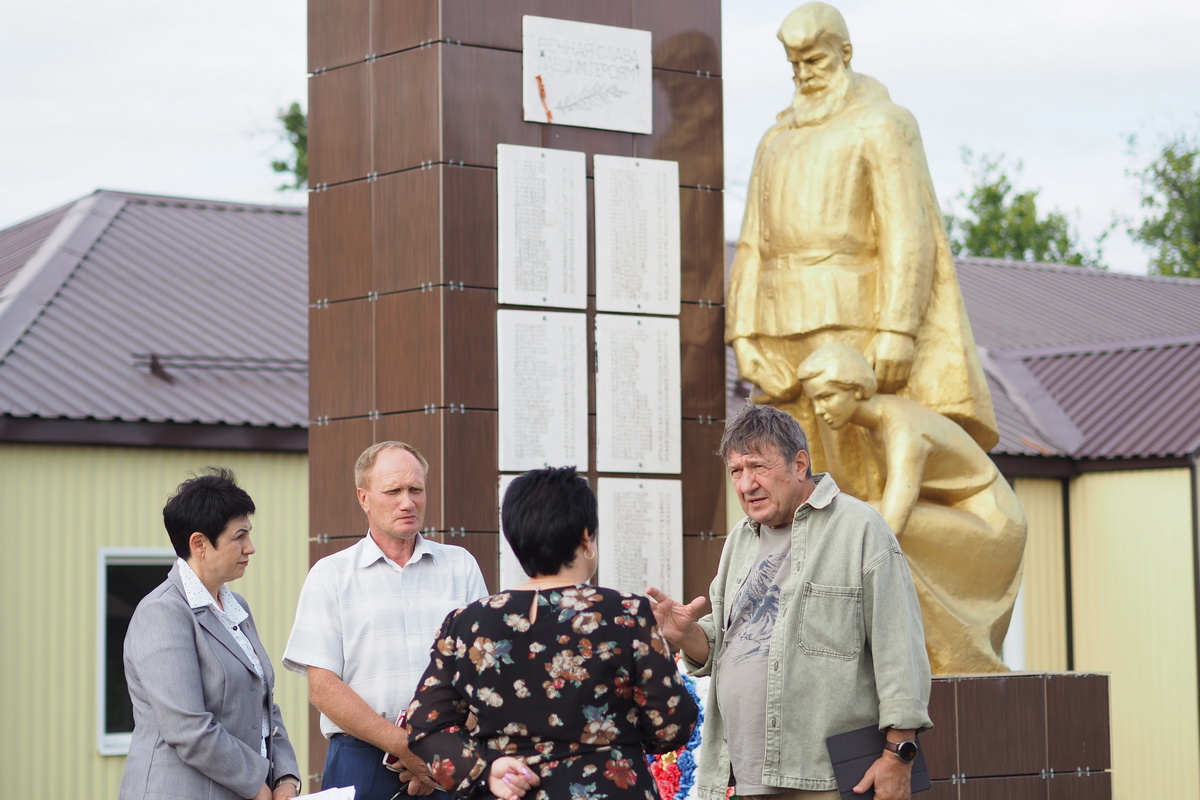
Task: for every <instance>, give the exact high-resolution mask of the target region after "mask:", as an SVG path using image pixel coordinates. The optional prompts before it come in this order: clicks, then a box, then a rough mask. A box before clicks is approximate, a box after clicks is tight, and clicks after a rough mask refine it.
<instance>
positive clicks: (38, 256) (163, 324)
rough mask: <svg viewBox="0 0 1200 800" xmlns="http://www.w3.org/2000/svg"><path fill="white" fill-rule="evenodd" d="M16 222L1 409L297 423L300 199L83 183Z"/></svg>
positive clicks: (0, 354)
mask: <svg viewBox="0 0 1200 800" xmlns="http://www.w3.org/2000/svg"><path fill="white" fill-rule="evenodd" d="M17 228H24V229H26V230H25V231H24V233H23V234H22V236H21V237H18V236H17V235H16V234H14V231H16V230H17ZM17 228H14V229H9V230H8V231H5V232H4V233H3V234H0V254H7V255H9V257H10V260H11V262H13V263H15V262H16V261H18V260H20V261H21V262H22V263H21V264H20V269H19V270H16V271H14V273H13V275H12V276H11V278H10V279H9V280H8V281H6V282H5V284H4V285H3V286H0V415H3V416H4V417H8V418H42V419H46V418H50V419H70V420H112V421H118V420H119V421H127V422H172V423H203V424H209V425H215V424H223V425H245V426H269V427H284V428H301V429H302V428H303V427H305V426H306V424H307V419H308V408H307V405H308V399H307V397H308V391H307V385H308V382H307V378H308V373H307V369H308V334H307V261H308V257H307V215H306V213H305V211H304V209H299V208H288V207H279V206H259V205H246V204H240V203H222V202H210V201H201V200H188V199H183V198H173V197H159V196H152V195H137V194H126V193H120V192H109V191H98V192H96V193H95V194H93V195H90V196H88V197H86V198H83V199H82V200H79V201H77V202H76V203H72V204H70V205H68V206H64V207H63V208H62V209H57V210H55V211H53V212H50V213H49V214H47V215H43V216H42V217H38V218H36V219H34V220H30V221H29V222H27V223H23V224H22V225H21V226H17ZM48 228H49V230H47V229H48ZM34 229H36V230H37V234H36V235H33V234H32V231H33V230H34ZM18 238H22V239H23V241H24V244H22V245H17V244H15V242H16V241H17V239H18ZM34 239H37V240H40V241H38V243H37V246H35V247H30V245H29V242H30V241H32V240H34Z"/></svg>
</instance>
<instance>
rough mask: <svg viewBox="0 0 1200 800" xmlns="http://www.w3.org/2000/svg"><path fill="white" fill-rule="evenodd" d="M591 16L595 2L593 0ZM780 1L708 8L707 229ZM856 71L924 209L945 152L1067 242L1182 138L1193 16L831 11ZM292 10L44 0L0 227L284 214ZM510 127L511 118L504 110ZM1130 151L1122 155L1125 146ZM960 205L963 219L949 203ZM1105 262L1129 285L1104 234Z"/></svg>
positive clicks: (753, 128)
mask: <svg viewBox="0 0 1200 800" xmlns="http://www.w3.org/2000/svg"><path fill="white" fill-rule="evenodd" d="M597 2H600V0H597ZM796 5H798V3H796V2H795V0H726V2H725V3H724V12H723V13H724V25H723V27H724V30H723V37H724V41H723V43H722V44H723V56H724V70H723V73H724V74H723V77H724V80H725V85H724V92H725V170H726V198H727V199H726V231H727V232H728V234H729V235H730V236H735V235H736V232H737V229H738V226H739V224H740V221H741V215H742V202H743V200H744V192H745V185H746V181H747V178H748V176H749V171H750V164H751V160H752V158H753V155H754V149H755V146H756V145H757V142H758V138H759V136H760V135H761V134H762V132H763V131H764V130H766V128H767V127H768V126H769V125H770V124H771V123H772V121H773V120H774V117H775V114H776V113H777V112H778V111H779V110H780V109H782V108H783V107H785V106H786V105H787V104H788V102H790V97H791V93H792V84H791V73H790V70H789V68H788V65H787V63H786V61H785V59H784V55H783V51H782V47H781V45H779V43H778V41H777V40H776V39H775V31H776V30H777V29H778V27H779V23H780V21H781V20H782V19H783V17H784V16H785V15H786V14H787V12H788V11H790V10H791V9H792V8H793V7H795V6H796ZM834 5H835V6H837V7H838V8H839V9H840V10H841V11H842V13H843V14H844V15H845V17H846V21H847V25H848V27H849V29H850V37H851V40H852V42H853V44H854V61H853V66H854V68H855V69H856V70H858V71H860V72H863V73H866V74H868V75H871V76H873V77H875V78H878V79H879V80H881V81H882V82H883V83H884V84H885V85H887V87H888V89H889V90H890V92H891V95H892V99H893V100H895V101H896V102H897V103H899V104H901V105H903V106H905V107H907V108H908V109H909V110H911V111H912V112H913V113H914V114H915V116H916V118H917V121H918V123H919V124H920V126H921V131H922V135H923V137H924V140H925V148H926V152H927V154H928V157H929V163H930V170H931V172H932V173H933V179H934V184H935V186H936V187H937V192H938V195H939V199H940V200H941V202H942V206H943V208H951V207H953V206H954V204H955V199H956V198H957V196H958V195H959V194H960V192H962V191H964V190H965V189H967V188H969V187H970V185H971V182H972V175H971V173H970V172H969V171H968V170H967V168H966V167H964V165H963V164H962V161H961V157H960V152H961V150H962V148H963V147H969V148H971V149H972V150H974V151H975V152H976V153H984V154H992V155H1000V154H1003V155H1005V156H1007V157H1008V158H1009V159H1010V161H1011V162H1012V163H1013V164H1015V162H1016V161H1018V160H1019V161H1021V162H1023V163H1024V172H1023V173H1022V175H1021V176H1020V177H1019V178H1018V179H1017V186H1018V188H1019V189H1027V188H1032V189H1041V195H1040V198H1039V202H1040V206H1041V208H1042V209H1043V210H1049V209H1051V208H1058V209H1059V210H1061V211H1063V212H1064V213H1066V214H1067V215H1068V217H1069V218H1070V219H1071V221H1072V223H1073V224H1075V225H1076V226H1077V228H1078V230H1079V231H1080V234H1081V240H1082V242H1083V243H1084V244H1085V245H1088V244H1090V243H1091V242H1092V240H1093V239H1094V238H1095V236H1096V235H1097V234H1098V233H1099V232H1100V231H1101V230H1103V229H1104V228H1105V226H1107V225H1108V224H1109V222H1110V221H1111V220H1112V219H1113V218H1114V217H1116V216H1121V217H1136V216H1137V215H1138V213H1139V210H1138V202H1137V198H1138V195H1137V184H1136V182H1135V181H1133V180H1131V179H1129V178H1128V177H1126V174H1125V172H1126V169H1128V168H1130V167H1135V166H1139V165H1140V163H1143V162H1144V161H1145V160H1146V156H1147V155H1148V154H1149V151H1150V146H1151V145H1153V144H1154V143H1155V142H1157V141H1158V140H1159V139H1160V138H1161V136H1163V135H1164V134H1166V133H1168V132H1170V131H1173V130H1180V129H1190V130H1193V131H1196V130H1200V89H1197V82H1198V80H1200V46H1197V42H1198V41H1200V2H1196V0H1146V2H1143V3H1137V4H1135V3H1134V2H1133V0H1108V2H1103V3H1101V2H1095V0H1089V1H1088V2H1083V0H1039V1H1038V2H1034V1H1033V0H956V1H954V2H951V0H909V2H903V3H901V2H896V0H843V2H840V3H834ZM305 8H306V3H304V2H301V0H252V2H233V0H206V2H203V3H201V2H197V1H196V0H171V1H170V2H167V3H163V2H161V0H156V1H155V2H151V1H150V0H108V2H104V3H95V2H83V1H82V0H55V2H46V3H24V4H19V5H16V6H13V7H12V8H10V9H8V10H7V12H6V14H5V18H4V24H3V25H2V26H0V227H7V226H8V225H10V224H12V223H14V222H18V221H20V220H22V219H26V218H28V217H31V216H34V215H35V214H38V213H40V212H42V211H45V210H47V209H50V208H53V207H55V206H57V205H61V204H62V203H65V202H68V201H71V200H74V199H76V198H78V197H81V196H83V195H86V194H89V193H90V192H92V191H93V190H95V189H97V188H106V189H122V190H128V191H136V192H148V193H156V194H168V195H179V196H185V197H200V198H210V199H218V200H238V201H246V202H262V203H284V204H303V203H304V197H303V195H301V194H297V193H294V192H293V193H287V194H280V193H278V192H276V191H275V187H276V186H277V185H278V184H279V183H280V182H281V177H280V176H278V175H276V174H275V173H273V172H271V170H270V167H269V162H270V161H271V159H272V158H273V157H278V156H280V155H284V154H286V149H285V148H283V147H281V145H280V143H279V134H278V130H279V128H278V123H277V122H276V121H275V118H274V115H275V112H276V111H277V110H278V109H279V108H281V107H283V106H286V105H287V104H288V103H290V102H291V101H292V100H302V101H303V100H304V99H305V98H306V87H305V72H304V70H305V46H306V34H305V24H306V20H305V14H306V11H305ZM517 113H519V110H517ZM1130 134H1136V135H1137V136H1139V138H1140V139H1141V141H1142V142H1143V144H1144V147H1143V149H1142V151H1143V155H1142V157H1141V160H1140V161H1138V160H1134V159H1131V157H1130V156H1129V154H1128V148H1127V145H1126V139H1127V138H1128V136H1129V135H1130ZM960 205H961V204H960ZM1105 258H1106V260H1107V261H1109V262H1110V264H1111V265H1112V266H1113V268H1115V269H1120V270H1123V271H1128V272H1144V270H1145V266H1144V265H1145V261H1146V252H1145V251H1144V250H1142V249H1141V248H1139V247H1137V246H1136V245H1134V244H1132V243H1131V242H1130V241H1129V240H1128V237H1126V236H1125V235H1124V233H1123V226H1122V230H1121V231H1118V232H1117V233H1115V234H1114V235H1113V236H1112V237H1110V240H1109V242H1108V243H1107V244H1106V247H1105Z"/></svg>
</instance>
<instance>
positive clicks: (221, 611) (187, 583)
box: [176, 558, 271, 758]
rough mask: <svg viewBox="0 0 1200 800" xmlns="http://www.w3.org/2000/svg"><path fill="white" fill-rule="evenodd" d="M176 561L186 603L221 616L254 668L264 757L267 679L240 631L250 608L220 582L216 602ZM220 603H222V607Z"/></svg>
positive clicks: (267, 728)
mask: <svg viewBox="0 0 1200 800" xmlns="http://www.w3.org/2000/svg"><path fill="white" fill-rule="evenodd" d="M176 561H177V563H178V564H179V578H180V580H181V581H183V592H184V594H185V595H186V596H187V601H188V605H189V606H190V607H192V608H210V609H212V612H213V613H214V614H216V615H217V619H219V620H221V624H223V625H224V626H225V627H226V628H227V629H228V630H229V632H230V633H231V634H232V635H233V639H234V641H236V642H237V643H238V647H240V648H242V651H243V652H244V653H245V654H246V657H247V658H249V659H250V663H251V664H253V665H254V671H255V672H257V673H258V681H259V683H260V684H262V690H263V698H264V702H263V707H262V757H263V758H266V757H267V737H268V736H269V735H270V731H271V719H270V717H269V716H267V705H266V702H265V698H266V696H267V679H266V678H265V677H264V676H263V667H262V662H261V661H259V660H258V653H255V652H254V645H252V644H251V643H250V640H249V639H248V638H246V634H245V633H244V632H243V631H242V623H243V622H245V621H246V619H247V618H248V617H249V616H250V612H248V611H247V610H246V609H244V608H242V604H241V603H239V602H238V601H237V598H236V597H234V596H233V592H231V591H229V587H228V586H226V585H225V584H223V583H222V584H221V588H220V590H219V591H218V592H217V596H218V597H219V598H220V599H221V603H220V605H218V604H217V602H216V601H215V600H213V596H212V595H211V594H209V593H208V589H206V588H205V586H204V582H203V581H201V580H200V576H198V575H197V574H196V573H195V572H194V571H193V570H192V568H191V566H190V565H189V564H188V563H187V562H186V561H184V560H183V559H182V558H179V559H176ZM221 606H224V608H222V607H221Z"/></svg>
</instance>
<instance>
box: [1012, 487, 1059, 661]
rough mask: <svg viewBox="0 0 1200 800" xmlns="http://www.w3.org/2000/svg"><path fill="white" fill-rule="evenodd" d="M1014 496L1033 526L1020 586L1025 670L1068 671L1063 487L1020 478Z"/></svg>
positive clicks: (1027, 539) (1026, 548)
mask: <svg viewBox="0 0 1200 800" xmlns="http://www.w3.org/2000/svg"><path fill="white" fill-rule="evenodd" d="M1013 491H1015V492H1016V494H1017V499H1018V500H1020V501H1021V508H1022V509H1024V511H1025V519H1026V520H1027V521H1028V523H1029V534H1028V537H1027V538H1026V540H1025V574H1024V577H1023V579H1022V582H1021V595H1022V609H1023V613H1024V629H1025V669H1027V670H1029V671H1030V672H1062V671H1064V670H1066V668H1067V610H1066V570H1065V555H1064V550H1063V502H1062V482H1061V481H1059V480H1050V479H1041V478H1018V479H1016V480H1014V481H1013Z"/></svg>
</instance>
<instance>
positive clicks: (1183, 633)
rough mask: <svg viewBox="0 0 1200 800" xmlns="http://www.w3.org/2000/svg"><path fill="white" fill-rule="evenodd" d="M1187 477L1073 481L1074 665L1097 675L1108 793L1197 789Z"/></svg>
mask: <svg viewBox="0 0 1200 800" xmlns="http://www.w3.org/2000/svg"><path fill="white" fill-rule="evenodd" d="M1190 481H1191V476H1190V474H1189V471H1188V470H1186V469H1164V470H1141V471H1137V472H1104V473H1091V474H1087V475H1084V476H1082V477H1079V478H1077V479H1075V480H1074V481H1073V482H1072V486H1071V493H1070V503H1071V576H1072V577H1071V579H1072V588H1073V592H1072V605H1073V607H1074V621H1075V624H1074V636H1075V669H1076V670H1078V671H1089V672H1107V673H1109V674H1110V675H1111V679H1110V684H1109V686H1110V689H1109V691H1110V703H1111V709H1112V752H1113V797H1114V798H1116V800H1134V798H1145V797H1200V763H1198V761H1197V753H1200V740H1198V739H1200V733H1198V731H1200V720H1198V719H1197V716H1198V715H1197V705H1196V704H1197V696H1196V695H1197V685H1196V682H1197V672H1196V667H1197V665H1196V619H1195V610H1196V598H1195V590H1194V584H1193V581H1194V578H1193V564H1194V563H1195V554H1194V548H1193V542H1192V515H1193V514H1194V511H1193V509H1192V507H1191V486H1190Z"/></svg>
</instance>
